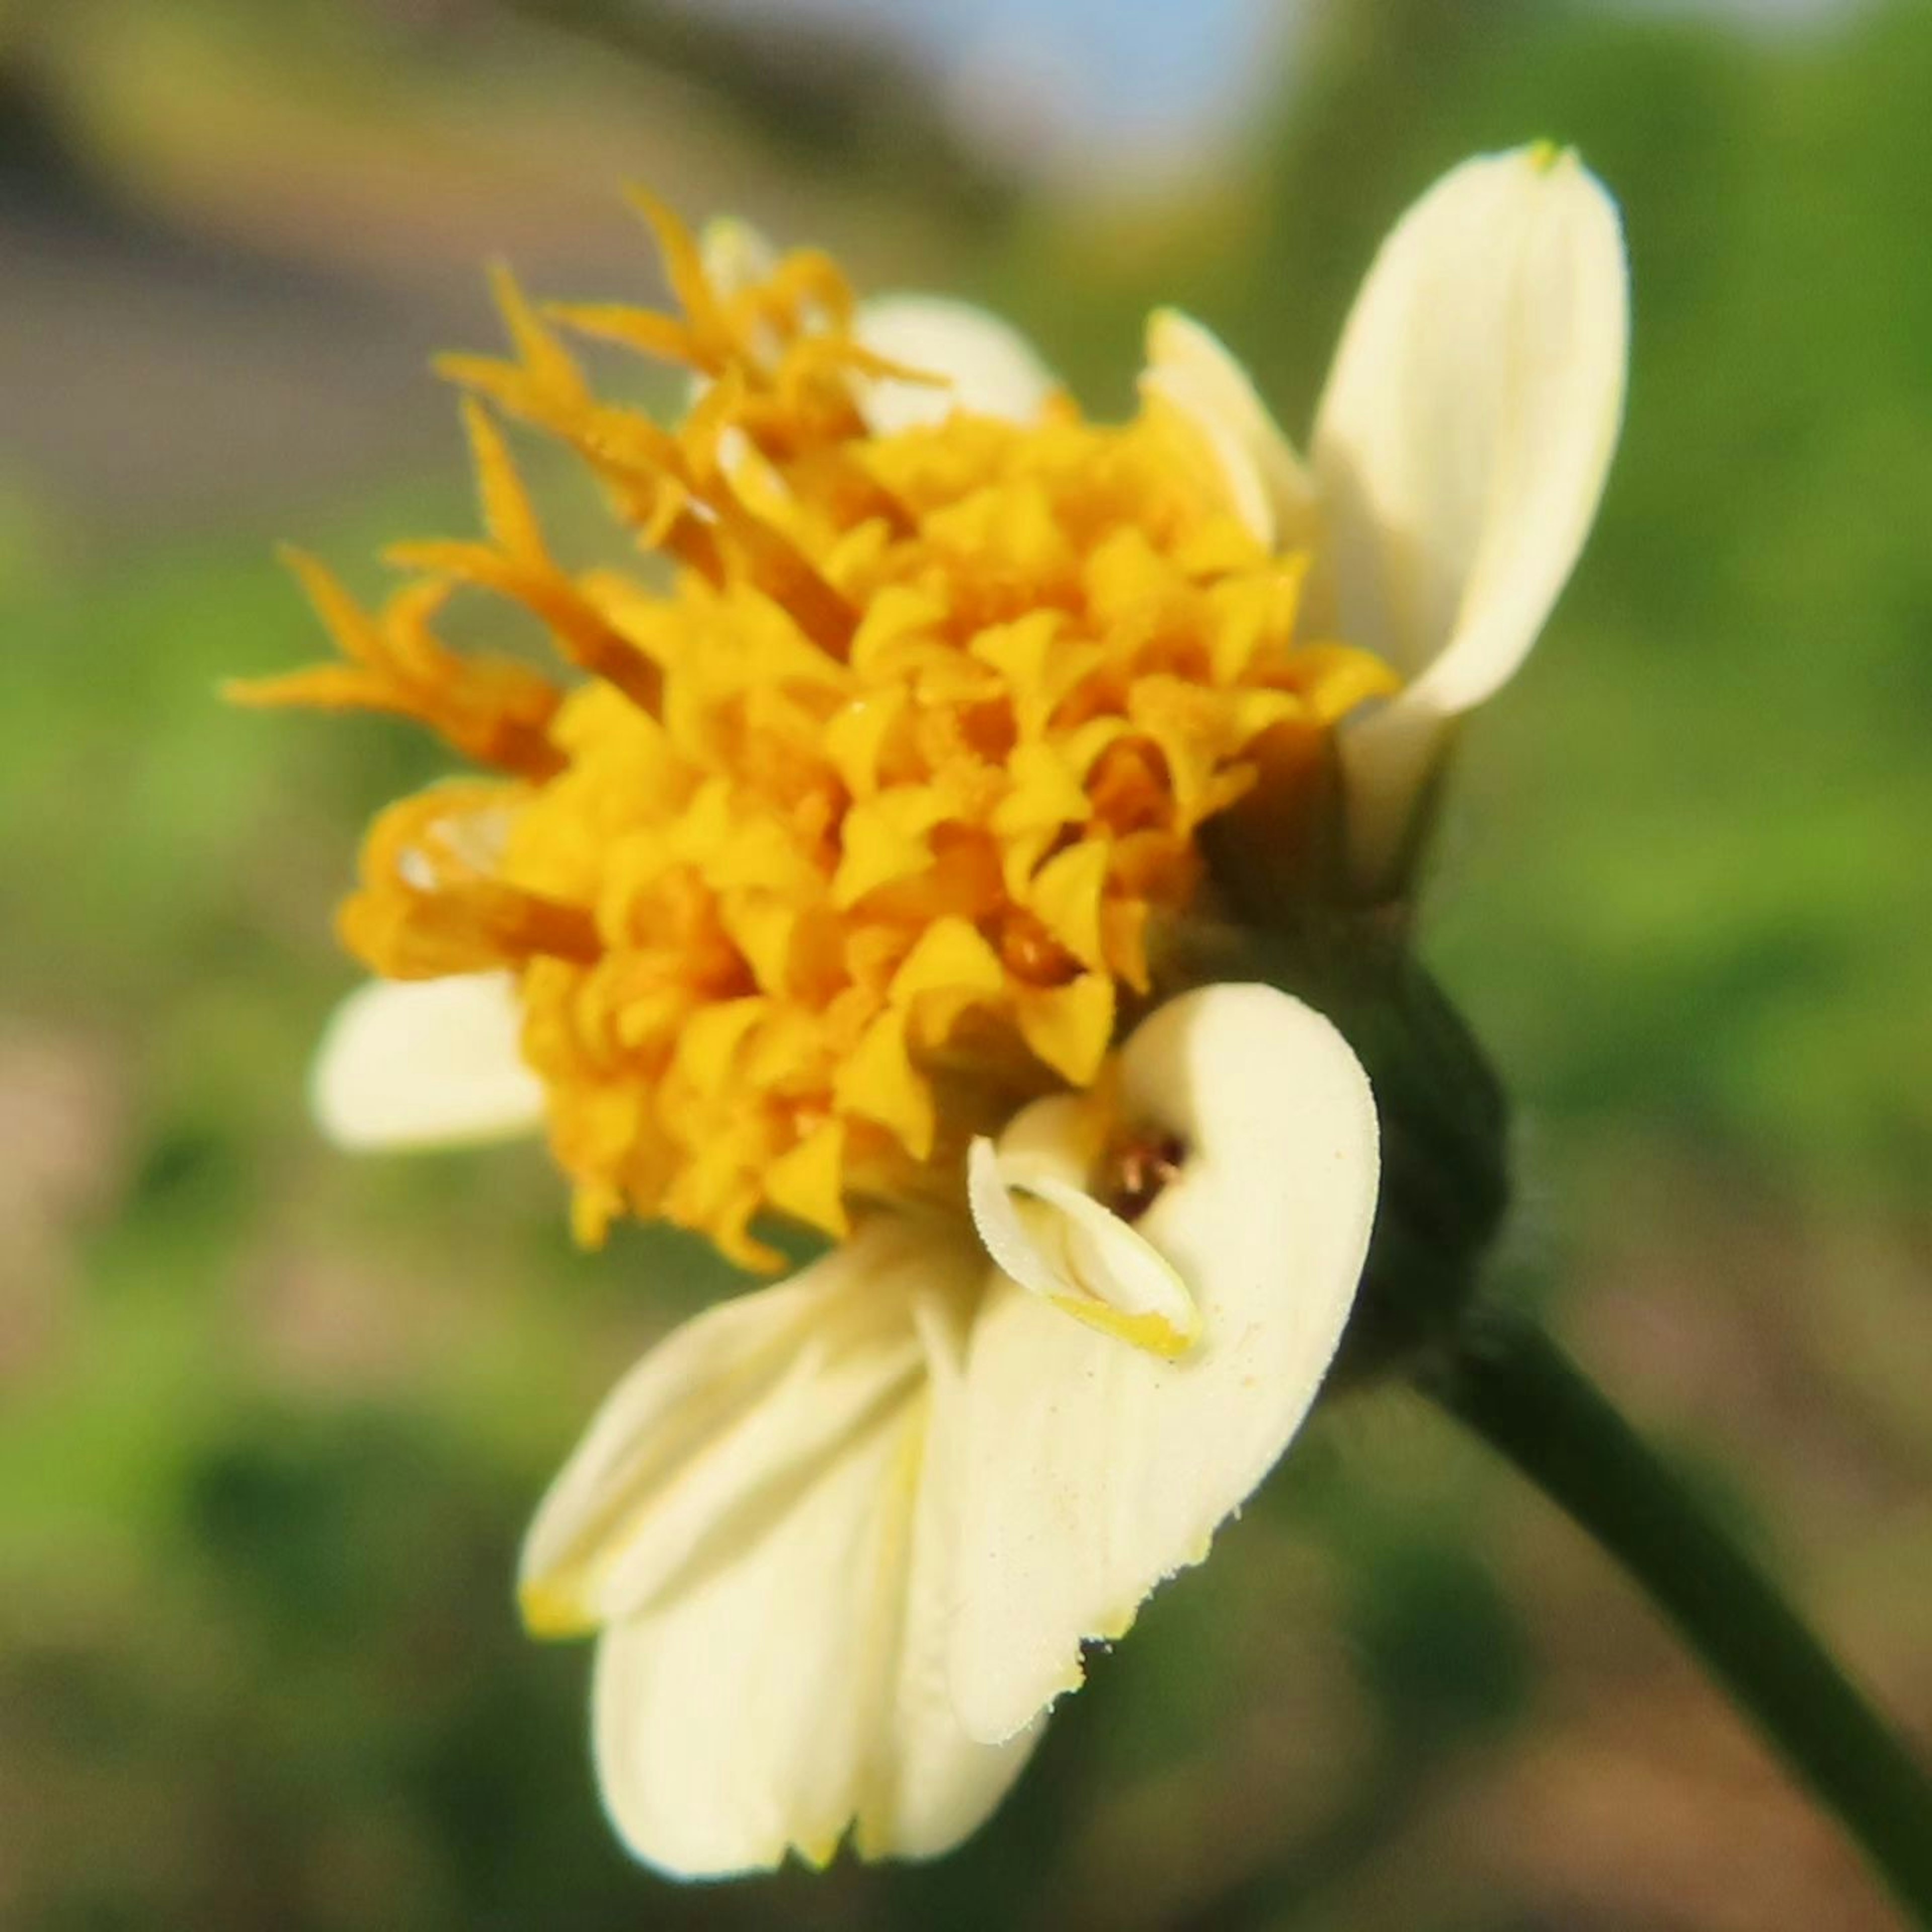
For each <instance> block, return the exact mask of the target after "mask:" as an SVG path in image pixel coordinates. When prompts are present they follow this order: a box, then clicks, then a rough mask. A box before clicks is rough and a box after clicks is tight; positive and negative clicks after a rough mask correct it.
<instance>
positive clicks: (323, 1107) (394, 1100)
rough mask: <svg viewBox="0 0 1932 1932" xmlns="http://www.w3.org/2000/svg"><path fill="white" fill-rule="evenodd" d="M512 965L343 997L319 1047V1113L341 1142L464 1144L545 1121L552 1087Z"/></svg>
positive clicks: (315, 1091) (384, 984) (314, 1096)
mask: <svg viewBox="0 0 1932 1932" xmlns="http://www.w3.org/2000/svg"><path fill="white" fill-rule="evenodd" d="M520 1025H521V1019H520V1013H519V1011H518V1009H517V997H516V986H515V983H514V981H513V980H511V977H510V975H509V974H507V973H472V974H457V975H455V976H453V977H450V978H448V979H443V980H410V981H395V982H392V981H389V980H372V981H371V983H369V984H368V986H362V987H359V989H357V990H356V992H353V993H352V994H350V996H349V997H348V998H347V999H346V1000H344V1001H343V1003H342V1004H341V1006H340V1007H338V1008H337V1009H336V1011H335V1017H334V1018H333V1019H332V1020H331V1021H330V1022H329V1030H328V1031H327V1032H326V1034H324V1035H323V1042H322V1046H321V1048H320V1051H319V1052H318V1053H317V1056H316V1064H315V1071H314V1076H313V1079H312V1082H311V1100H312V1104H313V1106H314V1112H315V1117H316V1119H317V1121H318V1123H319V1124H320V1126H321V1127H322V1130H323V1133H326V1134H327V1135H328V1136H329V1139H331V1140H332V1141H334V1142H335V1143H336V1144H337V1145H338V1146H340V1147H344V1148H353V1149H355V1150H357V1151H365V1150H374V1149H380V1148H430V1147H454V1146H461V1145H466V1144H469V1143H472V1142H482V1141H493V1140H501V1139H511V1138H514V1136H517V1135H520V1134H525V1133H535V1131H536V1130H537V1129H538V1127H541V1124H542V1122H543V1109H544V1091H543V1087H542V1084H541V1082H539V1081H538V1079H537V1076H535V1074H534V1073H532V1072H531V1071H530V1070H529V1067H527V1066H526V1065H525V1064H524V1063H523V1056H522V1054H521V1052H520V1051H519V1049H518V1046H517V1034H518V1029H519V1028H520Z"/></svg>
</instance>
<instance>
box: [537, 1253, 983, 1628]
mask: <svg viewBox="0 0 1932 1932" xmlns="http://www.w3.org/2000/svg"><path fill="white" fill-rule="evenodd" d="M931 1247H932V1244H930V1243H921V1242H919V1241H917V1240H916V1239H915V1238H913V1236H912V1235H910V1234H908V1232H907V1230H906V1229H905V1227H904V1225H903V1224H901V1223H895V1222H880V1223H874V1225H873V1226H872V1227H871V1228H870V1229H867V1230H865V1231H864V1232H862V1233H861V1234H860V1235H859V1237H858V1238H856V1239H855V1240H853V1241H851V1242H850V1243H848V1244H847V1245H845V1246H844V1247H841V1248H838V1249H835V1250H833V1252H832V1253H830V1254H829V1255H827V1256H826V1257H825V1258H824V1259H823V1260H822V1261H820V1262H817V1263H815V1264H814V1265H813V1266H811V1267H810V1268H807V1269H805V1271H803V1272H802V1274H799V1275H797V1276H796V1277H793V1279H792V1280H790V1281H787V1282H783V1283H780V1284H778V1286H776V1287H774V1288H767V1289H758V1290H757V1291H755V1292H753V1293H751V1294H748V1295H739V1296H737V1297H736V1298H734V1299H733V1300H731V1301H726V1302H722V1303H720V1304H718V1306H717V1307H713V1308H710V1309H707V1310H706V1311H705V1312H704V1313H703V1314H701V1315H699V1316H694V1318H693V1319H691V1320H690V1321H688V1322H685V1323H684V1324H683V1325H682V1326H681V1327H679V1328H676V1329H674V1330H673V1331H672V1332H671V1334H669V1335H668V1336H667V1337H665V1338H664V1340H662V1341H661V1342H660V1343H658V1345H657V1346H656V1347H655V1348H654V1349H652V1350H651V1351H650V1352H649V1353H648V1354H647V1355H645V1356H644V1358H643V1360H642V1361H640V1362H639V1363H638V1364H637V1366H636V1367H634V1369H632V1370H631V1372H630V1373H629V1374H628V1376H625V1378H624V1379H623V1380H622V1382H619V1384H618V1385H617V1386H616V1388H615V1389H614V1390H613V1391H611V1393H610V1396H609V1397H607V1399H606V1400H605V1401H604V1406H603V1407H602V1408H601V1409H600V1410H599V1411H598V1414H597V1415H596V1418H595V1420H594V1421H592V1424H591V1425H590V1427H589V1430H587V1431H586V1433H585V1435H584V1436H583V1440H582V1441H581V1442H580V1443H579V1444H578V1445H577V1448H576V1450H575V1451H574V1453H573V1454H572V1455H571V1458H570V1460H569V1461H568V1463H566V1464H565V1466H564V1469H563V1470H562V1473H561V1474H560V1475H559V1476H558V1478H557V1479H556V1481H555V1482H554V1483H553V1484H552V1485H551V1487H550V1492H549V1493H548V1494H547V1496H545V1497H544V1500H543V1502H542V1504H541V1506H540V1507H539V1508H538V1511H537V1514H536V1517H535V1521H534V1522H533V1523H532V1524H531V1526H530V1529H529V1535H527V1536H526V1538H525V1540H524V1544H523V1559H522V1562H521V1565H520V1569H519V1581H518V1592H519V1595H520V1598H521V1599H522V1601H523V1610H524V1616H525V1618H526V1621H527V1622H529V1624H530V1625H531V1627H532V1628H533V1629H535V1630H538V1631H541V1632H543V1633H544V1634H563V1633H566V1632H569V1631H584V1630H591V1629H595V1628H598V1627H599V1626H601V1625H603V1624H604V1623H607V1622H610V1621H611V1620H612V1619H616V1618H618V1617H621V1616H625V1615H627V1614H628V1613H631V1612H633V1611H635V1610H638V1609H640V1608H642V1607H646V1606H647V1605H648V1604H649V1602H650V1601H651V1600H652V1598H653V1597H655V1596H656V1595H658V1594H659V1593H660V1592H661V1591H662V1590H663V1589H664V1588H665V1587H666V1586H667V1584H668V1583H675V1582H676V1580H677V1579H678V1578H679V1577H680V1576H681V1575H682V1574H683V1573H684V1572H685V1571H686V1570H687V1569H688V1568H689V1567H690V1566H691V1565H692V1564H693V1563H694V1562H699V1561H701V1560H702V1559H703V1556H704V1554H705V1553H706V1551H707V1550H710V1549H711V1548H712V1547H715V1546H724V1547H732V1546H733V1545H735V1544H741V1543H742V1541H744V1539H745V1534H746V1532H745V1519H746V1518H748V1517H749V1518H752V1519H757V1520H762V1518H763V1516H764V1515H766V1514H769V1513H770V1512H772V1511H774V1510H776V1509H779V1508H782V1507H783V1505H784V1501H785V1499H786V1498H787V1496H788V1495H790V1493H793V1492H794V1491H796V1490H799V1489H800V1488H802V1487H804V1486H805V1484H808V1482H809V1481H810V1480H811V1477H812V1475H814V1472H815V1471H816V1470H817V1468H818V1466H820V1464H822V1463H823V1462H824V1461H825V1460H826V1459H827V1458H828V1457H835V1456H836V1455H837V1454H838V1452H839V1451H840V1449H841V1445H843V1444H844V1442H846V1441H847V1440H848V1439H850V1438H853V1436H856V1435H858V1434H860V1433H862V1432H863V1431H864V1430H865V1429H866V1428H867V1427H868V1426H869V1425H870V1424H871V1423H872V1422H874V1421H876V1420H877V1418H879V1417H880V1416H881V1415H885V1414H886V1413H889V1412H893V1411H895V1410H896V1409H899V1408H901V1407H902V1406H903V1405H904V1401H905V1400H906V1398H907V1396H908V1395H909V1394H910V1392H911V1391H913V1388H914V1386H915V1385H916V1383H917V1382H918V1381H919V1378H920V1376H922V1373H923V1358H922V1351H921V1349H920V1346H919V1339H918V1337H917V1335H916V1333H915V1331H914V1330H913V1325H912V1323H911V1320H910V1316H909V1315H908V1313H907V1297H908V1295H909V1294H910V1291H911V1289H913V1287H915V1286H918V1285H919V1284H920V1283H922V1281H923V1280H925V1279H926V1276H927V1275H928V1274H929V1273H930V1274H934V1275H936V1276H937V1277H938V1279H939V1280H940V1282H941V1283H943V1282H944V1280H946V1279H947V1277H948V1276H949V1274H952V1275H956V1274H957V1272H958V1269H959V1262H958V1260H957V1258H956V1252H955V1249H954V1247H952V1246H949V1247H944V1248H941V1249H940V1250H938V1252H937V1253H929V1250H930V1249H931Z"/></svg>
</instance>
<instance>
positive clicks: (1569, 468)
mask: <svg viewBox="0 0 1932 1932" xmlns="http://www.w3.org/2000/svg"><path fill="white" fill-rule="evenodd" d="M1628 350H1629V276H1628V266H1627V264H1626V263H1625V256H1624V247H1623V236H1622V229H1621V226H1620V225H1619V221H1618V218H1617V212H1616V206H1615V205H1614V204H1613V202H1612V201H1611V200H1610V196H1608V195H1607V193H1605V192H1604V190H1603V188H1602V187H1601V185H1600V184H1599V183H1598V181H1597V180H1596V179H1595V177H1594V176H1593V175H1591V174H1590V173H1589V172H1588V171H1587V170H1586V169H1585V168H1584V167H1583V165H1582V164H1581V163H1580V162H1579V161H1578V160H1577V157H1576V156H1575V155H1574V154H1572V153H1570V152H1568V151H1558V150H1556V149H1555V148H1550V147H1548V146H1547V145H1545V146H1539V147H1535V148H1521V149H1518V150H1517V151H1514V152H1513V153H1511V154H1499V155H1490V156H1484V157H1479V158H1478V159H1476V160H1472V161H1467V162H1465V163H1463V165H1462V166H1460V167H1458V168H1456V169H1453V170H1451V172H1450V173H1448V175H1445V176H1444V177H1443V178H1442V180H1441V181H1439V182H1437V183H1436V185H1435V187H1433V188H1431V189H1430V191H1429V192H1428V193H1427V194H1426V195H1424V196H1423V198H1422V199H1421V201H1419V202H1417V204H1416V205H1415V207H1414V208H1412V209H1411V210H1410V211H1409V213H1408V214H1406V215H1405V216H1404V217H1403V219H1402V220H1401V221H1400V223H1397V226H1396V228H1395V229H1394V233H1392V234H1391V236H1389V238H1388V240H1387V241H1386V242H1385V243H1384V244H1383V245H1382V250H1381V252H1380V253H1379V254H1378V255H1377V257H1376V260H1375V263H1374V265H1373V267H1372V268H1371V269H1370V272H1369V275H1368V278H1367V281H1366V282H1365V283H1364V285H1363V287H1362V291H1361V295H1360V296H1358V298H1357V299H1356V302H1355V308H1354V310H1353V311H1352V313H1351V314H1350V316H1349V320H1348V323H1347V324H1346V326H1345V328H1344V329H1343V333H1342V341H1341V344H1340V348H1339V350H1337V355H1336V359H1335V364H1334V368H1333V370H1332V371H1331V374H1330V376H1329V380H1328V389H1327V391H1326V392H1325V395H1324V397H1323V398H1322V405H1321V407H1320V409H1319V411H1318V413H1317V415H1316V425H1315V435H1314V442H1313V463H1314V469H1315V473H1316V482H1317V484H1318V486H1319V489H1320V490H1321V493H1322V505H1323V508H1324V510H1325V513H1326V515H1327V517H1328V538H1329V544H1330V550H1329V560H1330V564H1331V568H1332V571H1333V577H1334V592H1335V596H1336V602H1337V618H1338V620H1339V623H1338V628H1339V630H1340V634H1341V635H1342V636H1343V637H1346V638H1347V639H1348V640H1349V642H1350V643H1357V644H1361V645H1365V646H1367V647H1368V648H1370V649H1373V650H1376V651H1379V652H1382V654H1383V655H1385V656H1386V657H1387V658H1388V659H1389V660H1390V661H1391V663H1392V664H1394V667H1395V668H1396V669H1397V670H1399V671H1400V672H1401V673H1402V674H1403V676H1404V677H1405V678H1406V679H1408V680H1409V682H1408V683H1407V685H1406V688H1405V689H1404V690H1403V691H1402V692H1401V693H1400V694H1398V695H1397V697H1395V698H1394V699H1392V700H1391V701H1390V703H1388V705H1387V706H1384V707H1383V708H1382V709H1381V710H1380V711H1379V712H1376V713H1375V714H1373V715H1369V716H1366V717H1364V718H1363V719H1361V721H1359V722H1358V724H1356V725H1355V726H1354V727H1352V728H1351V729H1350V730H1348V731H1346V732H1345V733H1344V734H1343V757H1344V760H1345V764H1344V769H1345V772H1346V776H1347V779H1348V782H1349V811H1350V814H1351V821H1352V822H1351V827H1350V830H1351V836H1352V839H1354V840H1359V841H1360V842H1361V844H1362V846H1363V847H1364V852H1363V855H1362V859H1363V862H1364V865H1368V866H1369V867H1370V868H1371V869H1373V867H1374V866H1375V865H1377V864H1386V863H1387V862H1388V859H1390V858H1391V856H1393V854H1394V851H1395V850H1396V849H1397V847H1399V846H1400V844H1401V843H1402V841H1403V835H1404V833H1405V832H1406V829H1407V818H1408V815H1409V811H1410V810H1411V808H1412V805H1413V803H1414V801H1415V796H1416V795H1417V793H1418V790H1419V789H1420V787H1421V785H1422V784H1424V782H1425V781H1426V780H1427V775H1428V773H1429V770H1430V765H1431V763H1432V762H1433V757H1434V755H1435V752H1436V747H1437V745H1438V742H1439V739H1440V737H1441V736H1442V733H1443V731H1444V730H1445V727H1446V726H1447V724H1448V721H1450V720H1451V719H1452V718H1454V717H1455V716H1457V715H1458V714H1460V712H1463V711H1465V710H1466V709H1469V707H1470V706H1472V705H1474V704H1476V703H1480V702H1481V700H1483V699H1484V698H1485V697H1488V696H1489V695H1490V694H1491V693H1492V692H1493V691H1495V690H1496V688H1498V687H1499V685H1502V683H1504V682H1505V681H1506V680H1507V679H1508V678H1509V676H1511V673H1513V672H1514V670H1516V668H1517V666H1518V665H1519V664H1520V663H1521V662H1522V661H1523V658H1524V657H1525V656H1526V655H1527V654H1528V652H1529V649H1530V648H1531V646H1532V644H1533V643H1535V640H1536V635H1537V633H1538V631H1539V630H1540V629H1541V627H1542V625H1543V623H1544V619H1546V618H1547V616H1548V615H1549V613H1550V607H1551V605H1552V604H1553V603H1554V602H1555V601H1556V597H1557V594H1558V592H1559V591H1560V590H1561V589H1562V587H1563V584H1564V582H1565V580H1566V579H1567V578H1568V576H1569V574H1570V571H1571V568H1572V566H1573V565H1574V563H1575V562H1576V560H1577V553H1578V552H1579V551H1580V550H1581V548H1582V547H1583V539H1584V537H1585V535H1586V533H1587V532H1588V531H1589V526H1590V523H1591V520H1592V517H1594V516H1595V514H1596V508H1597V504H1598V499H1599V498H1600V496H1601V494H1602V492H1603V487H1604V478H1605V476H1606V475H1607V472H1608V470H1609V467H1610V456H1611V453H1612V452H1613V449H1615V447H1616V439H1617V431H1618V428H1619V423H1620V422H1621V420H1622V411H1623V398H1624V382H1625V368H1626V364H1627V362H1628Z"/></svg>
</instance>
